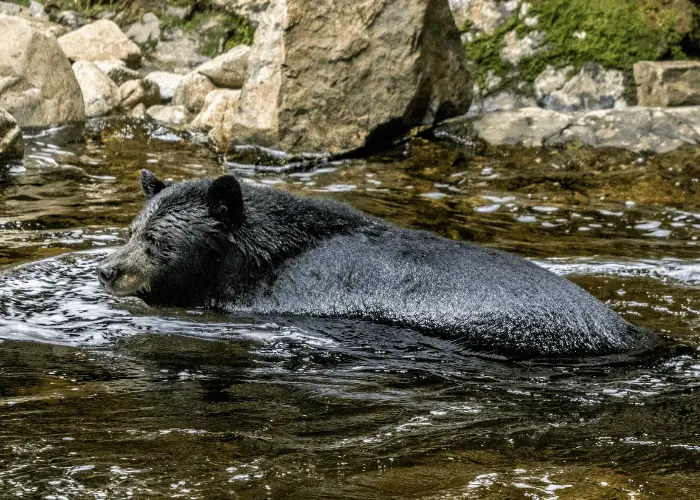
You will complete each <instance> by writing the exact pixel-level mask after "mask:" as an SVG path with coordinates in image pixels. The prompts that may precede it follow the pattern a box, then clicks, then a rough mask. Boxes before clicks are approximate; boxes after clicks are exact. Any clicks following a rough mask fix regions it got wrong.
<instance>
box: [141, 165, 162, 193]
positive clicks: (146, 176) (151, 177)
mask: <svg viewBox="0 0 700 500" xmlns="http://www.w3.org/2000/svg"><path fill="white" fill-rule="evenodd" d="M141 187H142V188H143V192H144V193H145V194H146V199H147V200H150V199H151V198H153V197H154V196H155V195H157V194H158V193H160V192H161V191H162V190H163V188H164V187H165V182H163V181H161V180H160V179H158V178H157V177H156V175H155V174H154V173H153V172H151V171H150V170H141Z"/></svg>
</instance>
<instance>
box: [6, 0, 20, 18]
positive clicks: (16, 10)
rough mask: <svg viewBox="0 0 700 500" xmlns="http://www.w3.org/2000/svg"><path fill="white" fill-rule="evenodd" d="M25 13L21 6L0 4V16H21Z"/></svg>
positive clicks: (7, 3)
mask: <svg viewBox="0 0 700 500" xmlns="http://www.w3.org/2000/svg"><path fill="white" fill-rule="evenodd" d="M23 11H24V8H23V7H21V6H20V5H17V4H15V3H10V2H0V14H5V15H7V16H19V15H20V14H22V12H23Z"/></svg>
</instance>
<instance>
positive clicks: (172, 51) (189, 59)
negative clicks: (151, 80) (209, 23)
mask: <svg viewBox="0 0 700 500" xmlns="http://www.w3.org/2000/svg"><path fill="white" fill-rule="evenodd" d="M162 38H165V36H163V37H162ZM198 49H199V43H198V41H197V40H196V39H194V38H193V37H190V36H188V35H187V34H185V32H183V31H182V30H179V29H175V30H171V31H169V33H168V39H161V40H160V41H159V42H158V44H157V45H156V48H155V49H154V50H153V52H151V53H150V54H149V55H148V62H149V65H150V66H152V67H153V68H154V69H156V70H159V71H168V72H173V73H179V74H185V73H189V72H190V71H191V69H192V68H194V67H196V66H198V65H200V64H202V63H204V62H206V61H208V60H209V58H208V57H205V56H203V55H201V54H199V52H197V51H198Z"/></svg>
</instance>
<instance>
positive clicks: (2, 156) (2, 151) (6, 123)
mask: <svg viewBox="0 0 700 500" xmlns="http://www.w3.org/2000/svg"><path fill="white" fill-rule="evenodd" d="M22 156H24V140H23V139H22V130H20V128H19V125H17V122H16V121H15V119H14V118H12V115H11V114H10V113H8V112H7V111H5V110H4V109H2V108H0V164H2V163H4V162H7V161H10V160H17V159H20V158H22Z"/></svg>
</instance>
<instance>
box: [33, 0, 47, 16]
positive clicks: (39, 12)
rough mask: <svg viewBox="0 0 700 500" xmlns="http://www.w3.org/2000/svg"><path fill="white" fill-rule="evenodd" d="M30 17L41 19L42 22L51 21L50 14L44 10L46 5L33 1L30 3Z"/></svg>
mask: <svg viewBox="0 0 700 500" xmlns="http://www.w3.org/2000/svg"><path fill="white" fill-rule="evenodd" d="M29 15H30V16H32V17H34V18H36V19H41V20H42V21H48V20H49V14H48V13H47V12H46V10H45V9H44V4H42V3H39V2H37V1H36V0H31V1H30V2H29Z"/></svg>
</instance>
